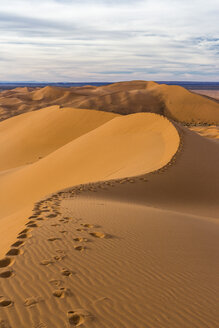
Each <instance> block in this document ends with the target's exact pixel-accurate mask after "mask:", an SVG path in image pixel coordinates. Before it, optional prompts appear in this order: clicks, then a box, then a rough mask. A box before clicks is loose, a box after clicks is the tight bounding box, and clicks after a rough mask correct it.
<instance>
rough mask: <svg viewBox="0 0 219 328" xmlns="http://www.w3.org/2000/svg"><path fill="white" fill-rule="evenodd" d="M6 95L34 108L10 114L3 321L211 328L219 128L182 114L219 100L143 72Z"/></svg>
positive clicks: (4, 165) (2, 179)
mask: <svg viewBox="0 0 219 328" xmlns="http://www.w3.org/2000/svg"><path fill="white" fill-rule="evenodd" d="M2 95H3V97H4V100H3V102H2V104H3V103H4V106H6V107H7V104H8V107H7V108H8V109H9V108H11V109H12V115H14V114H18V113H21V112H22V111H24V112H25V111H30V112H28V113H24V114H21V115H18V116H15V117H12V118H9V119H6V120H4V121H2V122H0V231H1V240H0V327H2V328H30V327H32V328H60V327H63V328H70V327H81V328H109V327H110V328H124V327H125V328H133V327H135V328H146V327H148V328H149V327H151V328H152V327H153V328H169V327H171V328H182V327H186V328H194V327H196V328H215V327H216V326H217V323H218V309H217V299H218V293H219V289H218V270H219V264H218V263H219V262H218V240H219V238H218V232H219V230H218V229H219V224H218V222H219V221H218V213H219V204H218V195H219V185H218V184H217V183H216V182H217V181H219V171H218V162H219V151H218V147H219V144H218V142H217V140H216V138H215V135H217V126H216V125H215V126H214V127H213V126H211V127H209V126H207V127H203V126H192V127H190V128H191V129H194V130H195V131H196V132H194V131H190V130H189V129H188V128H187V127H183V125H182V124H180V123H177V122H176V121H178V120H181V121H183V122H184V123H186V124H192V125H197V123H199V122H205V121H206V120H208V122H212V120H213V121H214V122H216V121H217V113H218V112H217V111H218V107H217V106H216V107H215V104H216V102H211V100H209V99H207V98H205V99H204V101H203V97H201V96H196V95H193V94H192V93H191V92H187V91H186V90H184V89H183V88H180V89H179V88H178V87H173V88H169V87H167V86H165V85H158V84H156V83H154V82H145V81H132V82H126V83H117V84H112V85H109V86H104V87H100V88H97V87H91V86H86V87H83V88H70V89H62V88H52V87H46V88H43V89H40V88H38V89H34V90H33V89H18V90H14V91H13V90H12V91H8V92H7V91H6V92H4V93H2V94H1V96H2ZM27 95H28V96H27ZM13 98H14V99H13ZM27 98H28V100H27ZM7 99H9V100H7ZM0 100H1V99H0ZM209 101H210V102H209ZM13 102H14V104H15V103H16V104H17V105H16V106H17V109H16V106H14V107H13ZM67 103H68V104H70V103H71V104H73V103H74V104H75V107H77V108H73V107H72V106H70V107H65V105H64V104H67ZM212 103H213V105H212ZM31 104H32V105H31ZM119 104H120V106H119ZM0 105H1V101H0ZM29 105H30V107H29ZM47 105H48V106H50V107H46V108H42V109H39V108H40V106H42V107H43V106H47ZM1 106H2V105H1ZM4 106H3V107H4ZM34 106H35V107H34ZM80 106H81V107H83V106H85V107H86V106H89V108H91V109H92V110H91V109H84V108H80ZM95 106H97V107H98V106H99V107H98V109H99V111H97V110H94V108H95ZM6 107H4V108H3V112H2V113H3V116H4V115H5V113H6V112H5V108H6ZM13 108H14V109H13ZM35 109H39V110H37V111H34V110H35ZM103 110H105V112H104V111H103ZM107 111H109V112H107ZM114 111H117V112H119V113H120V114H127V115H120V114H119V113H116V114H115V113H111V112H114ZM129 111H130V112H131V114H128V113H129ZM135 111H136V113H134V112H135ZM144 111H152V112H153V113H151V112H150V113H148V112H147V113H145V112H144ZM139 112H140V113H139ZM6 114H7V113H6ZM0 115H1V113H0ZM3 116H1V118H2V117H3ZM167 117H171V118H172V119H169V118H167ZM203 120H204V121H203ZM205 123H206V122H205ZM197 132H198V133H199V134H203V136H201V135H199V134H198V133H197ZM206 136H207V137H208V138H206ZM209 137H210V138H209ZM211 137H212V138H211ZM6 142H7V145H6Z"/></svg>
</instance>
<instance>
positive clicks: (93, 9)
mask: <svg viewBox="0 0 219 328" xmlns="http://www.w3.org/2000/svg"><path fill="white" fill-rule="evenodd" d="M218 15H219V3H218V1H217V0H209V1H208V2H207V3H206V1H203V0H199V1H197V0H193V1H192V2H191V1H189V0H184V1H180V0H165V1H162V0H153V1H152V0H138V1H137V0H135V1H134V0H126V1H125V0H117V1H116V0H84V1H79V0H74V1H70V0H38V1H36V0H10V2H6V1H3V0H0V61H1V70H0V80H17V79H19V80H40V81H43V80H44V81H48V80H50V81H60V79H61V80H63V81H83V80H86V81H97V80H98V79H100V80H101V81H104V80H106V81H113V80H120V79H132V78H135V79H138V78H139V79H152V80H153V79H156V80H157V79H160V80H164V79H168V80H176V79H179V80H180V79H181V80H182V79H185V77H186V76H189V79H194V80H195V79H197V76H198V78H199V79H201V80H215V79H218V73H219V67H218V64H217V62H218V61H217V57H218V50H219V49H218V47H219V39H218V22H217V20H218ZM4 58H5V59H4ZM9 62H10V63H9Z"/></svg>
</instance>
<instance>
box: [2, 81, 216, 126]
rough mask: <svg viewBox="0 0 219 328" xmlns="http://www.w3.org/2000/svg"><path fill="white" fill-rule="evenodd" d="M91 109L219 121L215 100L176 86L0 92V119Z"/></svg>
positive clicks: (120, 85) (150, 84) (139, 83)
mask: <svg viewBox="0 0 219 328" xmlns="http://www.w3.org/2000/svg"><path fill="white" fill-rule="evenodd" d="M53 105H60V106H62V107H73V108H82V109H84V108H86V109H95V110H101V111H106V112H114V113H118V114H132V113H137V112H153V113H158V114H161V115H164V116H166V117H168V118H171V119H174V120H176V121H179V122H183V123H188V124H198V123H208V124H219V103H218V102H217V101H216V100H215V101H214V100H212V99H208V98H207V97H203V96H201V95H198V94H194V93H192V92H190V91H188V90H186V89H184V88H182V87H180V86H170V85H165V84H158V83H155V82H147V81H131V82H119V83H114V84H111V85H107V86H100V87H94V86H84V87H72V88H60V87H51V86H46V87H44V88H41V89H39V88H37V89H34V90H33V89H32V88H29V89H26V88H24V89H23V92H22V90H21V88H19V89H14V90H10V91H4V92H1V93H0V108H1V112H0V119H1V120H4V119H6V118H9V117H10V116H13V115H17V114H20V113H23V112H26V111H32V110H36V109H40V108H44V107H47V106H53Z"/></svg>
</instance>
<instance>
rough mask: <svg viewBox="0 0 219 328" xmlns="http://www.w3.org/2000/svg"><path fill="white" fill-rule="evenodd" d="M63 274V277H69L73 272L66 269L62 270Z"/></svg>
mask: <svg viewBox="0 0 219 328" xmlns="http://www.w3.org/2000/svg"><path fill="white" fill-rule="evenodd" d="M61 274H62V275H63V276H66V277H69V276H71V275H72V271H70V270H68V269H66V268H62V270H61Z"/></svg>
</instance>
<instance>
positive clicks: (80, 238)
mask: <svg viewBox="0 0 219 328" xmlns="http://www.w3.org/2000/svg"><path fill="white" fill-rule="evenodd" d="M73 240H74V241H77V242H78V241H79V242H83V241H84V242H87V241H88V239H87V238H82V237H77V238H73Z"/></svg>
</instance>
